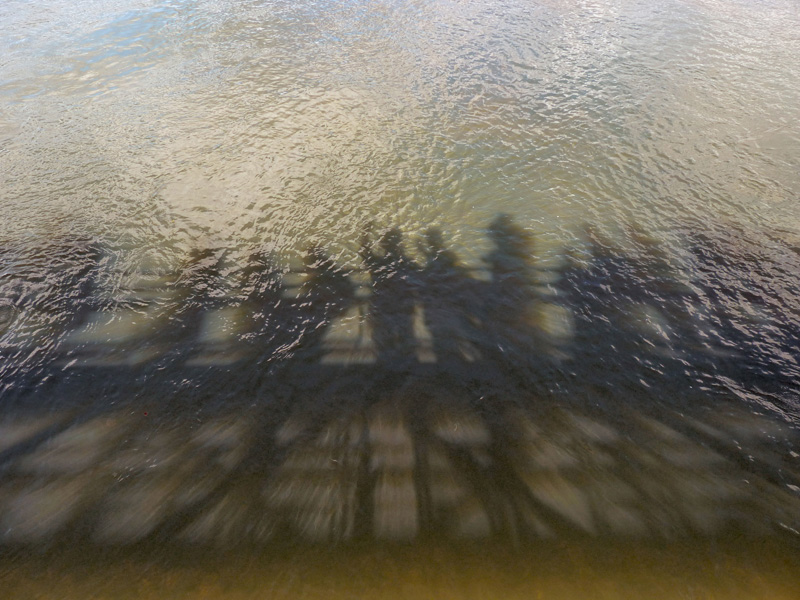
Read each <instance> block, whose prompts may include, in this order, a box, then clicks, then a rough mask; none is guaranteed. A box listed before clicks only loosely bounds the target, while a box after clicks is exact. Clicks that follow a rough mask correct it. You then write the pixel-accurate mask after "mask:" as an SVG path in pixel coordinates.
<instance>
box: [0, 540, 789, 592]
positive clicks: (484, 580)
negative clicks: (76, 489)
mask: <svg viewBox="0 0 800 600" xmlns="http://www.w3.org/2000/svg"><path fill="white" fill-rule="evenodd" d="M798 573H800V551H798V548H797V547H796V546H793V545H791V543H785V542H784V541H782V540H778V539H775V538H771V539H759V540H753V539H749V540H744V539H726V540H720V539H716V540H707V539H706V540H683V541H681V542H679V543H677V542H675V543H661V544H649V543H641V542H638V543H608V541H604V542H602V543H601V542H598V541H593V542H589V543H577V542H574V541H570V542H549V543H543V544H540V545H539V544H537V545H533V546H526V547H524V548H509V547H508V546H505V545H503V546H495V545H493V544H480V545H468V546H462V547H453V546H450V545H448V546H444V545H440V544H436V543H431V544H418V545H414V546H402V545H388V546H387V545H379V546H376V545H374V544H368V545H363V546H350V545H346V546H341V547H326V548H320V547H303V548H298V547H291V548H288V547H285V548H273V549H271V550H270V551H267V552H256V551H241V550H237V551H235V552H230V553H225V554H220V553H218V552H213V553H210V552H203V553H193V552H191V551H187V552H181V553H178V554H175V553H174V552H168V551H165V550H163V549H137V550H134V551H131V550H130V549H128V550H124V551H123V550H115V551H111V552H107V551H105V552H103V553H102V555H101V554H95V555H91V554H90V555H87V554H86V553H85V552H73V553H70V552H63V551H59V552H57V553H55V552H53V553H36V554H29V553H27V552H22V553H19V552H18V553H14V554H6V556H4V557H3V558H2V567H1V568H0V581H2V588H3V590H4V597H5V598H12V599H16V598H26V599H27V598H64V599H71V598H82V599H83V598H96V599H102V598H114V599H124V598H131V599H134V598H135V599H147V598H175V599H182V598H187V599H188V598H192V599H204V598H209V599H211V598H226V599H239V598H266V597H269V598H362V597H365V598H366V597H369V598H526V599H530V598H570V599H577V598H593V599H604V598H608V599H618V598H653V599H661V598H663V599H673V598H726V599H731V598H743V599H744V598H747V599H753V598H771V599H772V598H775V599H777V598H787V599H788V598H797V590H798V585H799V584H800V579H799V576H798Z"/></svg>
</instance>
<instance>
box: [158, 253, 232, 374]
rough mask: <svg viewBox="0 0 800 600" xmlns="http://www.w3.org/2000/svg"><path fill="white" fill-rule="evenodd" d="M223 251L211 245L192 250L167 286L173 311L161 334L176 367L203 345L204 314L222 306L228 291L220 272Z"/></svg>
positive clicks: (171, 362) (170, 359)
mask: <svg viewBox="0 0 800 600" xmlns="http://www.w3.org/2000/svg"><path fill="white" fill-rule="evenodd" d="M224 254H225V252H224V251H223V252H220V251H219V250H217V249H213V248H203V249H195V250H193V251H192V252H191V253H190V255H189V258H188V259H187V261H186V262H185V263H184V264H183V266H182V267H181V269H180V271H179V274H178V277H177V279H176V280H175V281H174V282H173V283H172V284H171V286H170V287H171V288H172V291H173V294H172V298H171V303H172V305H173V312H172V315H171V318H170V325H169V327H167V328H165V330H164V334H163V337H164V338H165V341H166V342H167V343H169V344H170V346H171V347H172V350H171V351H170V352H169V353H168V355H169V358H168V362H169V363H170V364H173V365H174V366H176V367H180V366H182V365H183V364H184V363H185V361H186V360H187V359H189V358H190V357H191V356H193V355H194V354H195V353H196V352H197V351H198V350H199V349H200V348H201V347H202V345H203V334H204V332H203V325H204V317H205V315H206V313H207V312H208V311H210V310H214V309H217V308H221V307H222V306H224V305H225V302H226V297H227V293H226V292H227V290H225V288H224V285H223V282H222V274H221V266H222V261H223V258H224Z"/></svg>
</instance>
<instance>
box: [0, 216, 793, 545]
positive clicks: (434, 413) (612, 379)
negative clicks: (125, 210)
mask: <svg viewBox="0 0 800 600" xmlns="http://www.w3.org/2000/svg"><path fill="white" fill-rule="evenodd" d="M487 234H488V236H489V238H490V240H491V242H492V246H493V249H492V250H491V251H490V252H489V253H488V254H487V255H486V256H485V257H484V260H483V264H482V265H480V266H479V267H476V266H472V267H467V266H466V265H464V264H462V262H461V261H460V260H459V258H458V256H457V255H456V254H455V253H454V252H453V251H452V250H451V249H449V248H448V244H447V241H446V240H445V239H444V236H443V234H442V232H441V231H439V230H438V229H436V228H431V229H429V230H428V231H427V232H426V233H425V235H424V238H423V239H422V240H420V241H419V244H418V245H419V247H418V250H419V252H418V253H417V255H418V257H419V258H417V259H414V258H412V253H411V252H410V251H409V247H408V243H407V241H405V240H404V238H403V235H402V233H401V232H400V231H399V230H397V229H390V230H388V231H385V232H380V233H378V234H377V235H376V234H375V233H374V232H372V231H367V232H365V235H364V238H363V240H362V241H361V244H360V251H359V255H360V258H361V260H362V263H363V268H346V267H344V266H342V265H339V264H337V262H336V261H335V260H334V259H333V258H332V257H331V256H330V255H329V254H328V253H327V252H326V250H325V249H324V248H323V247H322V246H320V245H319V244H313V245H311V246H310V247H309V248H308V250H307V252H306V254H305V257H304V262H303V268H302V272H301V273H287V272H285V271H283V270H281V269H279V268H278V266H277V261H276V260H275V259H274V257H272V256H271V255H270V254H269V253H268V252H266V251H261V250H258V251H255V252H253V253H252V255H251V256H250V257H249V260H248V262H247V264H246V265H245V266H244V267H242V268H237V267H236V266H235V265H231V264H230V263H229V262H228V259H227V258H226V253H225V251H224V249H221V248H210V249H200V250H197V251H194V252H192V253H191V255H190V256H189V257H188V258H187V260H186V262H185V264H184V265H183V266H182V267H181V269H180V270H179V272H178V273H177V275H175V276H172V277H163V278H162V279H161V280H158V281H159V282H158V283H157V284H154V287H152V288H148V289H147V290H140V293H139V294H138V297H137V298H135V299H133V300H132V301H130V302H127V303H125V305H124V306H123V305H121V304H120V303H116V304H113V303H109V302H108V301H101V300H99V297H100V296H102V294H100V293H99V292H98V289H99V288H100V287H101V286H100V285H99V284H98V282H99V281H101V280H102V279H103V277H102V271H103V269H104V268H106V267H107V264H108V263H107V261H105V259H104V258H103V256H104V253H103V251H102V249H100V248H99V247H98V246H97V245H92V244H88V245H84V244H81V245H80V248H81V249H80V251H75V252H73V251H69V252H64V258H63V259H60V260H59V261H58V262H57V264H55V265H48V264H47V263H46V261H42V260H41V258H38V259H37V260H38V261H39V262H35V261H34V262H35V265H36V268H35V269H34V268H31V269H30V270H29V271H28V272H27V273H26V277H24V278H23V279H22V280H21V281H19V280H15V279H14V278H15V277H16V273H18V272H19V268H20V265H21V264H23V263H24V261H23V260H22V259H19V258H14V257H13V256H12V257H9V255H8V253H6V254H5V255H4V256H3V260H5V261H7V264H11V263H9V262H8V261H11V262H13V261H15V260H16V261H17V263H18V264H16V265H15V266H13V268H12V267H4V269H3V275H4V279H3V281H2V282H1V284H2V287H0V289H2V290H3V293H4V304H3V307H5V308H3V310H4V311H5V312H4V313H3V315H4V317H3V318H4V319H5V320H4V321H3V323H4V326H3V327H4V329H3V330H2V332H0V335H2V339H1V340H0V348H2V351H3V360H4V364H3V367H2V368H3V382H4V386H5V388H4V391H3V392H2V393H3V398H2V401H3V403H4V407H5V409H6V414H7V415H10V417H13V419H12V418H10V417H9V418H7V419H6V420H5V421H3V422H0V427H4V428H5V429H3V431H4V432H5V437H4V438H3V440H0V466H1V467H2V468H3V469H4V470H5V471H4V472H6V473H8V478H7V482H8V483H7V485H8V486H10V487H8V490H12V488H13V491H9V492H8V493H7V494H5V493H4V494H3V495H1V496H0V498H2V500H1V502H2V507H0V508H2V510H0V514H2V515H3V516H2V517H0V525H2V526H0V531H4V532H5V533H3V534H2V535H0V542H3V543H8V544H14V543H19V544H40V543H44V541H46V540H52V539H72V538H74V537H75V536H81V535H84V536H88V538H89V539H90V540H91V541H93V542H96V543H109V544H117V543H119V544H129V543H138V542H140V541H143V540H147V539H154V538H157V539H164V540H166V539H169V540H173V539H176V540H184V541H187V542H188V543H195V542H201V543H210V544H222V545H232V544H238V543H255V544H261V543H264V542H266V541H269V540H281V539H295V538H297V537H299V538H302V539H306V540H313V541H342V540H351V539H359V538H377V539H381V540H394V541H400V540H411V539H415V538H417V537H419V536H423V535H433V536H438V535H443V536H447V537H454V538H486V537H499V538H503V539H508V540H512V541H514V542H515V543H519V542H520V541H521V540H525V539H532V538H537V539H539V538H548V537H554V536H556V537H563V536H574V535H581V536H585V535H590V536H592V535H611V536H623V537H641V536H656V537H664V538H670V537H673V536H676V535H684V534H688V535H695V534H717V533H718V532H720V531H747V532H749V533H752V534H754V535H766V534H770V532H774V530H775V528H776V527H781V526H783V527H789V528H794V529H795V530H796V529H798V528H800V524H798V523H797V515H798V514H800V511H798V510H796V509H797V507H798V498H797V496H796V493H793V492H792V491H791V490H793V489H795V488H796V489H800V465H798V463H797V460H796V453H795V454H791V453H792V452H793V450H792V448H796V446H795V441H796V438H795V432H794V430H793V429H792V426H791V425H790V424H789V423H788V422H786V421H780V420H776V419H772V418H767V417H766V416H758V415H755V414H753V411H752V408H753V406H752V405H749V406H748V405H744V404H743V403H741V402H739V403H735V402H733V401H732V398H734V397H735V396H732V395H731V389H733V388H734V387H735V389H740V390H750V391H751V392H753V393H763V390H764V389H768V390H770V391H771V392H773V393H774V390H776V389H778V388H779V386H781V385H783V386H785V387H787V388H791V386H793V385H794V386H796V384H797V372H796V371H795V370H794V369H795V366H796V364H797V341H798V339H800V338H798V327H797V313H792V310H793V309H792V305H791V304H790V305H788V306H787V307H786V308H787V313H786V314H778V313H772V314H774V315H775V316H773V317H769V315H767V316H765V317H764V319H766V321H767V322H768V323H769V326H770V327H781V329H780V335H778V334H777V333H775V332H773V335H774V336H775V337H776V339H777V340H778V342H777V343H775V344H774V345H773V346H771V347H765V346H764V344H760V343H759V331H760V330H759V329H753V328H752V327H750V328H748V327H745V326H744V325H745V322H744V321H743V320H742V317H741V316H740V315H738V314H737V313H736V312H735V311H734V310H733V308H732V305H733V304H734V302H733V299H731V298H730V297H728V296H726V295H725V294H726V292H724V291H721V290H719V289H717V288H718V287H719V285H718V284H719V280H718V279H715V277H714V275H715V273H716V271H715V270H714V268H712V265H711V262H710V260H711V259H710V258H707V257H704V256H703V255H702V252H700V251H699V250H697V249H695V248H692V247H690V252H691V253H692V255H694V256H696V257H698V258H697V260H698V261H700V264H701V265H702V267H701V268H700V269H699V270H698V273H699V275H697V276H696V277H695V278H694V279H692V278H691V277H690V278H687V277H685V276H683V275H682V274H679V273H676V270H675V268H674V267H673V265H672V264H671V263H670V260H669V258H668V257H667V256H665V255H664V254H663V253H662V252H661V250H660V247H659V245H658V244H656V243H655V242H653V241H652V240H650V239H649V238H647V236H645V235H644V234H642V233H641V232H636V231H631V232H630V235H629V237H630V239H631V240H632V241H633V245H632V249H631V248H628V249H627V250H626V251H622V249H620V248H619V247H617V246H615V245H614V244H613V243H612V242H610V241H609V240H607V239H604V238H603V237H602V236H601V235H600V234H598V233H597V232H595V231H593V230H592V229H591V228H587V230H586V232H585V234H584V236H583V245H582V247H581V248H576V249H575V250H573V251H572V252H571V253H569V255H568V256H567V257H566V259H565V260H564V261H562V263H561V264H560V265H558V266H556V267H549V268H548V269H545V268H543V267H541V266H540V265H539V264H538V262H537V260H536V255H535V251H534V248H533V243H532V239H531V237H530V235H529V234H528V233H527V232H526V231H525V230H524V229H523V228H521V227H520V226H519V225H518V224H516V223H515V222H514V221H513V219H511V218H510V217H509V216H506V215H500V216H498V217H497V218H496V219H495V220H494V221H493V222H492V224H491V225H490V227H489V229H488V231H487ZM709 247H714V245H713V244H712V243H710V242H704V243H703V248H709ZM30 260H32V259H30ZM715 260H720V259H719V258H716V259H715ZM717 268H719V265H717ZM769 289H771V288H770V286H769V285H768V282H765V283H764V287H763V289H761V290H760V291H759V294H758V295H761V294H762V293H767V291H768V290H769ZM62 296H63V298H62ZM779 306H782V305H779ZM773 308H774V307H773ZM48 311H50V312H54V313H55V314H54V316H53V317H52V319H50V320H48V319H47V318H44V322H45V323H46V324H47V325H48V327H49V329H48V328H47V327H43V326H40V325H30V323H38V321H36V319H37V318H43V316H42V315H40V313H43V314H44V317H47V316H48V315H49V314H50V312H48ZM61 313H63V314H61ZM765 314H766V313H765ZM125 315H127V316H125ZM125 319H128V321H130V323H131V324H132V325H131V327H129V328H127V329H124V330H123V331H122V332H121V333H120V330H119V329H115V327H118V324H119V322H120V321H122V322H126V323H127V322H128V321H126V320H125ZM137 319H138V320H140V321H141V323H139V321H137ZM769 319H772V320H769ZM134 325H135V327H134ZM26 327H27V328H28V329H33V330H34V331H36V335H34V336H29V337H27V338H26V337H24V336H22V335H21V333H20V332H25V331H26V329H25V328H26ZM36 327H39V329H36ZM54 330H57V331H58V333H57V334H53V333H52V331H54ZM37 336H38V337H37ZM37 344H39V345H40V347H41V350H40V354H39V355H38V358H37V355H33V354H31V352H33V349H34V348H36V347H38V346H37ZM726 345H727V346H729V347H732V348H733V350H735V351H730V352H728V351H726ZM770 352H773V353H774V354H770ZM32 356H33V357H34V358H31V357H32ZM787 357H788V358H787ZM34 359H36V360H34ZM32 365H33V366H32ZM766 365H768V366H769V369H771V370H772V371H769V373H774V374H776V377H775V378H774V379H775V380H777V381H775V380H771V381H770V383H769V385H771V386H772V387H768V386H767V385H766V384H765V383H764V381H763V380H759V381H758V382H757V386H756V387H754V386H753V378H752V373H753V372H754V370H757V369H758V368H762V367H765V366H766ZM765 373H767V372H766V371H765ZM748 386H749V387H748ZM763 398H764V396H763V395H762V396H759V399H763ZM769 401H770V402H773V403H775V402H776V401H775V399H774V398H772V397H769ZM764 406H765V405H764V404H761V405H760V407H761V408H763V407H764ZM774 406H776V404H773V405H772V407H774ZM792 456H794V457H795V458H794V459H792V458H791V457H792ZM787 457H789V458H787ZM114 473H117V474H118V473H125V476H124V478H123V479H122V480H120V481H119V482H117V483H114V484H111V485H109V484H108V482H109V481H116V480H115V479H114V477H115V476H114V475H113V474H114ZM743 474H744V475H746V477H743ZM745 479H746V480H747V481H755V482H757V484H756V485H750V484H747V483H745V484H743V483H742V482H743V481H745ZM104 482H105V483H104ZM792 486H794V487H792ZM2 489H3V490H5V489H6V488H5V487H3V488H2ZM76 532H77V533H76ZM65 536H66V537H65ZM70 536H72V537H70Z"/></svg>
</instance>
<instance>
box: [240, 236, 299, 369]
mask: <svg viewBox="0 0 800 600" xmlns="http://www.w3.org/2000/svg"><path fill="white" fill-rule="evenodd" d="M238 300H239V303H240V306H241V307H242V308H243V309H244V313H245V315H246V316H247V325H246V327H245V330H244V331H243V332H242V334H241V336H240V339H241V341H242V342H244V344H245V346H246V347H248V351H249V354H250V355H251V358H252V360H253V362H255V364H256V365H259V366H264V365H267V364H270V363H271V362H274V361H275V360H277V358H278V355H279V353H280V352H279V351H280V349H281V348H282V347H284V346H285V345H286V343H287V341H286V340H287V339H288V338H289V337H290V331H289V330H290V325H291V312H292V307H291V302H290V301H289V300H287V299H286V298H285V297H284V285H283V275H282V273H281V272H280V271H279V269H278V268H277V267H276V265H275V264H274V261H273V259H272V256H271V255H270V253H269V252H267V251H266V250H257V251H256V252H253V253H252V254H251V255H250V257H249V259H248V262H247V265H246V266H245V267H244V269H243V270H242V275H241V285H240V288H239V293H238Z"/></svg>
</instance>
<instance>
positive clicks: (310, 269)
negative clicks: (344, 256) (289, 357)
mask: <svg viewBox="0 0 800 600" xmlns="http://www.w3.org/2000/svg"><path fill="white" fill-rule="evenodd" d="M303 263H304V266H305V272H306V280H305V282H304V283H303V285H302V287H301V289H300V297H299V306H298V312H297V319H298V320H299V322H298V327H297V330H298V341H299V344H300V349H301V352H302V353H303V356H305V357H311V358H314V359H319V358H321V353H322V339H323V337H324V335H325V332H326V331H327V329H328V327H329V326H330V325H331V323H332V322H333V320H334V319H336V318H337V317H339V316H341V315H342V314H344V312H345V311H347V309H348V308H349V307H350V306H351V304H352V302H353V299H354V296H355V294H354V291H355V290H354V286H353V283H352V282H351V281H350V279H349V277H348V273H347V271H346V270H345V269H344V268H342V267H340V266H339V265H337V264H336V262H335V261H334V260H333V259H332V258H331V257H330V256H329V255H328V254H327V253H326V252H325V250H324V249H323V248H322V247H321V246H320V245H319V244H312V245H311V246H310V247H309V248H308V250H307V251H306V255H305V257H304V260H303Z"/></svg>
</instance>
